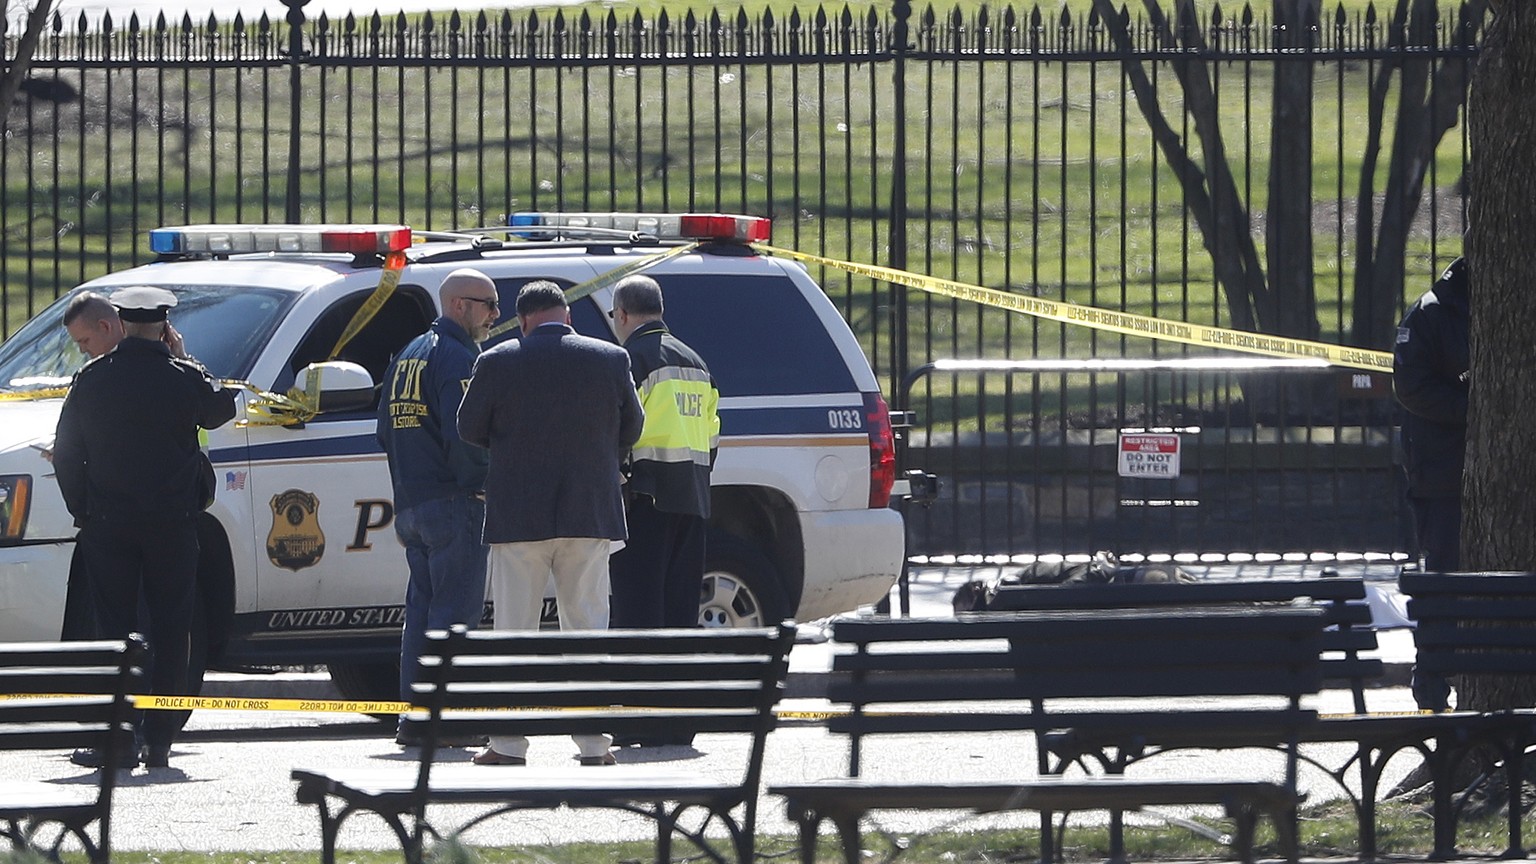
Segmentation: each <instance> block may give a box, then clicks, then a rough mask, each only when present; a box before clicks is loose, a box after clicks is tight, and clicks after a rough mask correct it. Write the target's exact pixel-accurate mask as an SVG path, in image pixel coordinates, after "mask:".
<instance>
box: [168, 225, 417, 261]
mask: <svg viewBox="0 0 1536 864" xmlns="http://www.w3.org/2000/svg"><path fill="white" fill-rule="evenodd" d="M410 245H411V229H409V228H407V227H406V226H404V225H184V226H182V227H179V228H156V229H154V230H153V231H150V232H149V249H150V251H151V252H155V253H157V254H160V255H197V254H203V255H231V254H236V253H240V252H344V253H348V254H351V255H383V254H386V253H389V252H398V251H400V250H402V249H405V248H407V247H409V246H410Z"/></svg>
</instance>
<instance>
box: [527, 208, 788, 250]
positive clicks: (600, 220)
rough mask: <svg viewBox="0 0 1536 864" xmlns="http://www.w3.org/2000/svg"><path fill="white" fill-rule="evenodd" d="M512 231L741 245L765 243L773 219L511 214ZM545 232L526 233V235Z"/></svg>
mask: <svg viewBox="0 0 1536 864" xmlns="http://www.w3.org/2000/svg"><path fill="white" fill-rule="evenodd" d="M507 225H508V226H510V227H513V228H523V227H528V228H549V229H567V232H568V233H571V234H579V233H581V232H582V230H587V231H592V232H594V233H596V232H612V231H619V232H625V233H631V234H648V235H650V236H652V237H655V238H656V239H658V240H739V241H741V242H743V243H754V242H767V241H768V238H769V234H770V233H771V232H772V230H773V220H772V219H764V218H762V217H760V216H736V215H731V214H727V213H513V214H512V215H511V216H509V217H508V218H507ZM541 233H549V234H559V233H562V232H561V231H559V230H551V231H549V232H537V231H530V232H528V234H529V235H530V236H532V235H537V234H541Z"/></svg>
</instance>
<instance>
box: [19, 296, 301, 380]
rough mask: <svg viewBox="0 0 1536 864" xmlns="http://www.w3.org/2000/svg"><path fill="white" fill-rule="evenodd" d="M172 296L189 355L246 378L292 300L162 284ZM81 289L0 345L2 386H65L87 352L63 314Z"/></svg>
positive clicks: (222, 374) (213, 369)
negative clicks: (69, 330)
mask: <svg viewBox="0 0 1536 864" xmlns="http://www.w3.org/2000/svg"><path fill="white" fill-rule="evenodd" d="M160 287H162V288H165V289H167V290H169V291H171V292H172V293H174V294H175V295H176V298H177V301H178V302H177V304H176V307H175V308H174V309H172V310H171V323H172V324H173V325H175V327H176V329H177V330H178V331H180V332H181V335H182V338H183V339H184V340H185V342H186V348H187V353H189V354H191V355H192V356H193V357H196V358H197V359H198V360H199V361H200V362H201V363H202V364H203V365H204V366H206V367H207V369H208V371H209V372H210V373H212V374H213V375H214V376H215V377H218V378H244V377H245V376H247V375H249V374H250V371H251V366H252V364H253V363H255V361H256V356H257V354H258V352H260V350H261V348H262V346H263V345H265V344H266V342H267V340H268V339H269V338H270V337H271V335H272V332H273V331H274V330H275V329H276V328H277V323H278V322H279V321H280V320H282V316H283V312H284V311H285V310H286V309H287V308H288V306H289V305H291V304H292V302H293V298H294V297H295V296H296V295H294V294H293V293H292V292H289V291H280V290H277V289H263V288H250V287H246V286H239V287H234V286H227V285H162V286H160ZM79 293H80V290H79V289H77V290H75V291H72V292H70V293H69V294H67V295H65V296H64V297H61V298H60V299H59V300H58V301H57V302H55V303H54V304H53V305H51V306H49V307H48V308H47V309H44V310H43V311H42V312H41V313H39V314H38V315H37V317H35V318H33V319H32V320H31V321H29V322H27V324H26V326H24V327H22V328H21V329H20V330H18V331H17V332H16V334H15V335H14V336H12V337H11V338H10V339H8V340H6V342H5V344H4V345H0V388H3V389H27V388H29V387H52V386H61V385H64V384H68V383H69V380H70V378H71V376H73V375H74V374H75V372H76V371H77V370H79V368H80V367H81V366H84V365H85V361H86V357H85V354H84V353H82V352H81V351H80V349H79V348H77V347H76V346H75V343H74V342H73V341H71V340H70V338H69V334H68V333H66V332H65V330H64V324H63V321H64V310H65V309H66V308H67V307H68V306H69V301H70V300H72V299H73V298H74V297H75V295H77V294H79Z"/></svg>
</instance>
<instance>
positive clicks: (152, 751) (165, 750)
mask: <svg viewBox="0 0 1536 864" xmlns="http://www.w3.org/2000/svg"><path fill="white" fill-rule="evenodd" d="M139 757H140V761H142V762H143V763H144V767H145V768H169V767H170V765H171V748H170V746H169V745H167V746H165V747H150V746H145V748H144V750H143V752H142V753H140V754H139Z"/></svg>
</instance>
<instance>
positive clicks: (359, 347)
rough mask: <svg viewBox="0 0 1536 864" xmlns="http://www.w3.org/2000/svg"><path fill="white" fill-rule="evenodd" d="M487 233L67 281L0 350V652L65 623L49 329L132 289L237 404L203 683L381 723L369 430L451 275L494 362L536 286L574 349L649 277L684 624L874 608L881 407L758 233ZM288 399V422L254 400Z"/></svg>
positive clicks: (324, 238) (186, 258)
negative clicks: (555, 299) (657, 289)
mask: <svg viewBox="0 0 1536 864" xmlns="http://www.w3.org/2000/svg"><path fill="white" fill-rule="evenodd" d="M509 221H510V223H511V226H512V227H510V228H508V229H504V230H502V231H499V232H495V233H481V232H474V233H464V234H445V233H431V232H428V233H417V234H414V235H413V233H412V232H411V231H410V229H408V228H406V227H404V226H381V225H360V226H302V225H265V226H251V225H203V226H188V227H181V228H163V229H157V230H155V231H153V232H151V234H150V246H151V250H152V251H153V252H155V253H157V255H158V258H157V260H155V261H154V262H153V263H150V264H146V265H144V266H140V267H135V268H132V269H129V270H125V271H122V272H119V273H114V274H111V275H109V276H104V277H102V278H100V279H95V280H92V281H90V282H87V283H85V284H84V285H81V286H80V287H79V288H77V289H75V291H73V292H71V293H70V294H67V295H66V296H64V297H61V298H60V299H59V300H58V302H56V303H54V304H53V305H51V306H49V307H48V308H47V309H45V310H44V311H43V312H42V313H40V314H39V315H38V316H37V317H36V318H34V319H33V320H32V321H30V322H28V323H27V324H26V325H25V326H24V327H22V328H21V329H20V330H19V331H18V332H17V333H16V334H15V335H14V336H13V337H11V338H10V339H9V340H7V341H6V342H5V343H4V344H3V345H0V639H4V640H6V641H14V640H49V639H56V638H59V636H60V634H61V631H62V630H63V629H64V627H65V619H66V614H67V611H68V614H71V615H73V614H76V613H75V611H74V604H72V603H71V604H67V603H66V596H67V584H68V582H69V580H68V578H67V577H68V576H69V574H70V573H71V569H72V568H75V567H78V566H79V565H78V563H77V562H75V561H74V560H73V558H74V556H73V552H74V535H75V527H74V526H73V525H72V524H71V519H70V516H69V514H68V512H66V510H65V508H64V502H63V500H62V499H61V497H60V495H59V490H58V486H57V484H56V483H55V482H54V480H53V478H52V471H51V467H50V465H49V463H48V462H47V461H46V460H45V459H44V457H43V452H42V451H43V450H44V449H45V448H47V447H48V446H49V444H50V443H51V441H52V437H53V433H54V426H55V423H56V421H57V419H58V413H59V406H60V405H61V404H62V396H61V388H62V387H64V386H66V385H67V384H68V382H69V380H70V377H71V375H72V374H73V373H74V372H75V371H76V370H77V369H79V368H80V366H82V365H83V364H84V363H85V357H84V356H83V355H82V354H81V353H80V352H79V350H78V349H77V348H76V347H75V345H74V344H73V342H71V341H70V339H69V336H68V334H67V333H66V332H65V329H64V326H63V324H62V318H63V314H64V309H65V306H66V305H67V304H68V302H69V300H70V299H71V298H72V297H73V296H75V294H77V293H78V292H81V291H96V292H99V293H103V294H107V293H110V292H112V291H113V290H116V289H118V288H121V287H124V286H128V285H154V286H158V287H161V288H165V289H167V290H169V291H172V292H174V293H175V294H176V295H177V297H178V299H179V302H178V304H177V306H176V307H175V308H174V310H173V311H172V316H171V318H172V323H174V324H175V326H176V328H177V329H178V330H179V331H180V332H181V333H182V334H183V336H184V338H185V341H186V348H187V351H188V352H189V353H190V354H191V355H193V356H194V357H196V358H197V359H198V360H199V361H201V362H202V363H203V364H204V365H205V366H206V367H207V368H208V370H209V371H210V372H211V373H212V374H213V375H215V376H217V377H219V378H223V379H226V380H227V381H231V382H241V383H240V384H239V385H231V386H240V387H241V395H240V398H241V400H242V401H241V412H240V413H239V414H237V419H236V421H235V422H231V423H229V424H226V425H225V426H223V427H221V428H218V429H214V430H211V431H210V432H209V433H208V452H209V456H210V458H211V459H212V462H213V465H214V469H215V473H216V476H217V494H216V496H215V500H214V502H213V505H212V506H211V507H210V508H208V510H207V512H206V513H205V514H203V517H202V522H201V526H200V532H199V537H200V540H201V544H202V558H201V562H200V570H201V572H200V574H199V580H200V585H201V586H202V589H203V590H202V594H203V598H204V604H203V609H202V612H203V621H202V624H201V626H199V627H198V628H197V629H198V638H199V640H202V645H201V646H200V647H202V648H203V649H205V650H206V652H207V653H208V655H209V657H210V662H214V663H222V664H224V665H230V664H253V665H279V664H280V665H292V664H312V663H325V664H328V665H329V667H330V669H331V673H332V677H333V678H335V679H336V680H337V683H338V685H340V687H341V689H342V691H343V692H344V693H346V694H347V695H349V696H351V697H353V698H393V695H394V690H395V685H394V683H393V682H394V680H395V676H394V670H393V668H392V667H393V664H394V663H395V662H396V656H397V654H398V650H399V630H400V626H401V622H402V620H403V607H402V605H401V604H402V600H403V595H404V590H405V583H406V565H405V556H404V552H403V550H402V548H401V546H400V544H399V542H398V541H397V540H396V539H395V535H394V531H393V528H392V525H391V522H392V519H393V517H394V508H393V504H392V502H391V500H390V498H391V492H390V482H389V472H388V467H387V465H386V463H385V459H384V454H383V453H382V452H380V450H379V448H378V444H377V442H376V441H375V439H374V429H375V414H374V412H375V408H376V406H377V404H378V398H379V389H380V383H381V380H382V378H383V376H384V373H385V369H386V367H387V366H388V364H389V362H390V358H391V357H392V356H393V355H394V354H395V353H396V352H397V351H398V350H399V349H400V348H401V347H402V346H404V345H405V343H406V342H408V341H409V340H410V339H412V338H413V337H415V336H416V335H417V334H419V333H421V332H422V331H424V330H425V329H426V328H427V325H428V324H429V323H430V322H431V321H432V319H433V318H434V317H435V316H436V315H437V313H438V309H439V299H438V287H439V285H440V284H441V283H442V281H443V278H444V277H445V276H447V275H448V273H450V272H452V271H453V270H455V269H458V268H460V267H474V268H477V269H479V270H481V271H482V272H484V273H486V274H487V275H488V276H490V277H491V278H492V279H494V280H495V282H496V286H497V291H498V293H499V294H500V296H501V309H502V310H503V311H502V313H501V314H502V316H503V318H504V319H508V321H507V323H506V325H505V326H502V324H501V323H498V333H497V334H496V335H493V338H492V340H491V341H492V342H493V343H494V342H495V341H499V340H500V339H505V338H515V337H516V335H517V334H516V332H515V328H516V318H515V316H514V314H513V311H512V309H513V300H514V298H515V296H516V293H517V290H518V288H519V287H521V286H522V285H523V284H524V283H525V282H527V281H530V280H533V279H551V280H554V281H555V282H557V283H559V284H561V285H563V286H566V287H567V288H570V287H572V286H579V287H578V291H577V292H576V293H578V294H584V295H585V296H582V297H580V299H578V300H576V301H575V302H573V303H572V308H571V317H572V321H573V324H574V325H575V327H576V329H577V330H578V331H580V332H581V333H584V334H587V335H589V336H596V337H599V338H603V339H607V340H609V341H616V338H615V335H614V332H613V324H612V322H611V320H610V319H609V317H608V314H607V313H608V311H609V309H610V308H611V303H612V291H611V281H612V280H604V279H602V278H600V277H603V276H604V275H605V274H608V275H611V274H613V273H614V272H615V271H619V268H627V269H634V268H635V267H638V266H645V265H651V266H649V269H647V270H646V271H645V272H647V273H648V274H649V275H651V276H653V277H654V278H656V279H657V281H658V282H659V283H660V284H661V285H662V288H663V290H664V292H665V296H666V306H667V312H666V319H667V323H668V326H669V327H670V328H671V329H672V331H673V332H674V333H676V334H677V335H678V336H679V337H680V338H681V339H683V340H684V341H685V342H687V343H688V344H690V345H692V346H693V347H694V348H695V349H696V350H697V351H698V352H699V353H700V354H701V355H702V356H703V357H704V359H705V361H706V362H707V363H708V364H709V366H710V369H711V371H712V373H713V374H714V377H715V379H716V381H717V382H718V385H719V388H720V393H721V402H720V415H721V437H720V450H719V458H718V461H717V463H716V465H715V470H714V476H713V485H712V493H713V503H712V506H713V516H712V517H711V519H710V535H709V547H708V548H709V560H708V564H707V571H708V572H707V575H706V578H705V583H704V589H703V592H702V596H701V598H700V610H699V616H700V620H701V622H702V623H704V624H705V625H709V626H750V625H755V624H760V623H766V622H772V621H775V620H779V619H781V618H783V617H796V618H799V619H802V620H806V619H814V618H819V617H824V616H827V615H830V614H833V613H837V612H842V611H847V610H850V609H853V608H855V607H857V606H859V605H861V604H866V603H871V602H875V601H877V600H879V599H880V598H881V597H883V596H884V595H885V594H886V592H887V591H888V590H889V589H890V586H891V584H892V583H893V582H894V580H895V579H896V577H897V574H898V573H899V571H900V566H901V561H902V558H903V530H902V523H901V518H900V516H899V514H897V513H896V512H895V511H893V510H891V509H889V508H888V507H887V502H888V499H889V496H890V492H891V486H892V482H893V480H894V474H895V464H894V453H893V440H892V432H891V426H890V419H889V415H888V413H887V411H886V404H885V402H884V400H883V399H882V398H881V396H880V393H879V388H878V385H877V383H876V379H875V376H874V373H873V372H872V371H871V369H870V367H869V363H868V362H867V361H866V359H865V357H864V355H863V353H862V352H861V350H860V348H859V345H858V342H857V341H856V340H855V338H854V335H853V333H852V332H851V331H850V330H849V328H848V325H847V324H846V323H845V322H844V321H843V319H842V318H841V316H840V315H839V314H838V312H837V310H836V308H835V307H834V306H833V305H832V303H831V302H830V301H829V300H828V299H827V297H826V296H825V294H823V292H822V291H821V289H820V288H819V287H818V286H817V285H816V284H815V282H813V281H812V280H811V278H810V276H809V275H808V274H807V273H806V271H805V270H804V268H802V267H801V266H799V265H798V264H793V263H789V262H786V261H783V260H779V259H775V258H771V257H764V256H760V255H758V254H757V253H756V252H755V251H754V250H752V249H751V248H750V246H749V245H747V242H745V241H751V240H766V239H767V236H768V229H769V225H768V222H767V220H762V219H755V218H751V217H741V216H724V215H713V214H686V215H645V214H569V213H566V214H527V213H523V214H516V215H515V216H514V217H513V218H512V219H511V220H509ZM669 253H670V254H669ZM386 262H387V263H386ZM620 272H623V271H620ZM396 278H397V279H398V285H397V286H396V287H395V288H394V290H393V291H389V290H387V288H388V284H393V283H394V280H395V279H396ZM381 283H386V285H385V288H382V289H381V287H380V286H381ZM583 289H584V290H583ZM360 309H361V310H363V311H362V313H361V314H360V313H359V310H360ZM361 322H366V323H364V324H363V326H362V327H361V329H360V330H358V329H357V326H356V325H357V323H361ZM349 325H351V326H350V327H349ZM348 331H355V335H346V337H345V338H344V334H348ZM502 331H504V332H502ZM338 347H339V350H338ZM486 347H489V345H487V346H486ZM290 392H291V393H292V395H293V396H294V397H296V400H295V402H294V403H292V404H289V403H288V402H287V401H286V400H284V399H283V398H282V397H281V396H275V395H274V394H288V393H290ZM570 398H572V399H579V398H581V394H579V393H572V394H571V395H570ZM293 404H297V405H299V406H307V409H308V410H304V411H300V412H299V413H298V414H295V413H294V412H293V411H292V410H291V409H292V408H293ZM98 420H99V422H102V423H111V422H112V418H111V417H101V418H98ZM548 602H549V601H547V602H546V605H548ZM67 605H69V606H70V607H71V608H70V609H69V610H66V606H67ZM547 611H548V610H546V612H547ZM488 614H489V613H487V618H486V619H485V620H486V621H487V622H489V617H488Z"/></svg>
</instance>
